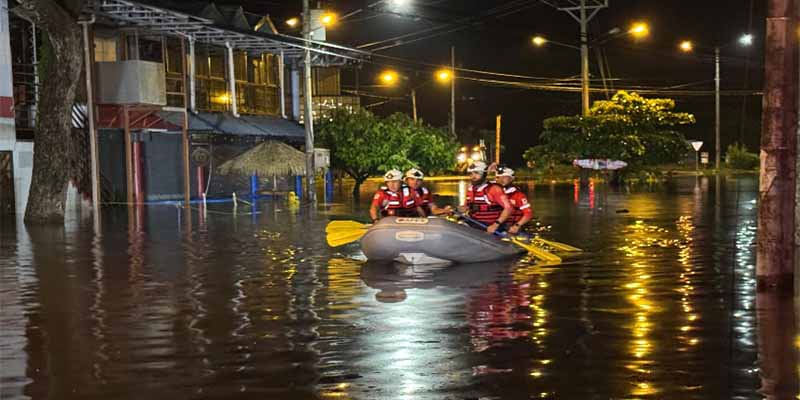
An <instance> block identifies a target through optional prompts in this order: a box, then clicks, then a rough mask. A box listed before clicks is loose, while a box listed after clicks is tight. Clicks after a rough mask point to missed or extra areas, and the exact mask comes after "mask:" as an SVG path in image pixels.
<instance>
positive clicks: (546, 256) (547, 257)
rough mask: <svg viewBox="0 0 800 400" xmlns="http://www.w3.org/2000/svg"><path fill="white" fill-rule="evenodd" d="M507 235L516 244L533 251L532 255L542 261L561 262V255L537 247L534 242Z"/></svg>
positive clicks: (529, 251)
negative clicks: (526, 241)
mask: <svg viewBox="0 0 800 400" xmlns="http://www.w3.org/2000/svg"><path fill="white" fill-rule="evenodd" d="M505 237H507V238H508V239H511V242H512V243H514V244H515V245H517V246H519V247H522V248H523V249H525V250H527V251H528V253H531V255H532V256H534V257H536V258H538V259H540V260H542V261H546V262H548V263H556V264H561V257H559V256H557V255H555V254H553V253H551V252H549V251H547V250H544V249H541V248H539V247H536V246H535V245H533V244H529V243H525V242H523V241H522V240H520V239H519V238H518V237H516V236H510V235H506V236H505Z"/></svg>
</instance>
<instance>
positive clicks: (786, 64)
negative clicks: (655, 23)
mask: <svg viewBox="0 0 800 400" xmlns="http://www.w3.org/2000/svg"><path fill="white" fill-rule="evenodd" d="M795 1H798V0H769V1H768V2H767V30H766V32H767V35H766V57H765V65H764V70H765V73H764V96H763V112H762V120H763V122H762V129H763V131H762V134H761V176H760V181H759V199H760V201H759V208H758V247H757V253H756V255H757V258H756V277H757V285H758V289H759V290H781V291H791V289H792V285H793V273H794V252H795V251H794V250H795V249H794V229H795V226H794V223H795V215H794V203H795V184H796V172H797V171H796V168H797V165H796V161H797V114H798V104H797V103H798V98H797V96H798V59H797V56H798V34H797V20H796V16H795V8H794V3H795Z"/></svg>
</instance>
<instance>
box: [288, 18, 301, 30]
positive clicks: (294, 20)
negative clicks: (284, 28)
mask: <svg viewBox="0 0 800 400" xmlns="http://www.w3.org/2000/svg"><path fill="white" fill-rule="evenodd" d="M299 24H300V18H297V17H292V18H289V19H287V20H286V25H289V26H290V27H292V28H294V27H295V26H297V25H299Z"/></svg>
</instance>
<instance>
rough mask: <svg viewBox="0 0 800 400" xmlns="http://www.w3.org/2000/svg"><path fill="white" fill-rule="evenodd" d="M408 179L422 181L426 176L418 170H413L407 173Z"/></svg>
mask: <svg viewBox="0 0 800 400" xmlns="http://www.w3.org/2000/svg"><path fill="white" fill-rule="evenodd" d="M406 178H414V179H420V180H422V179H425V174H423V173H422V171H420V170H418V169H416V168H411V169H410V170H408V171H406Z"/></svg>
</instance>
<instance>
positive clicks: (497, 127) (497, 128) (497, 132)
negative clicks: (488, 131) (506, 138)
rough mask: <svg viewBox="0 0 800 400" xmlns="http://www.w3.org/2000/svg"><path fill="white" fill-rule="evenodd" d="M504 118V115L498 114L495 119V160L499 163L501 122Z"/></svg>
mask: <svg viewBox="0 0 800 400" xmlns="http://www.w3.org/2000/svg"><path fill="white" fill-rule="evenodd" d="M502 118H503V116H502V115H500V114H497V119H496V120H495V134H494V162H496V163H497V165H500V123H501V121H502Z"/></svg>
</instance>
